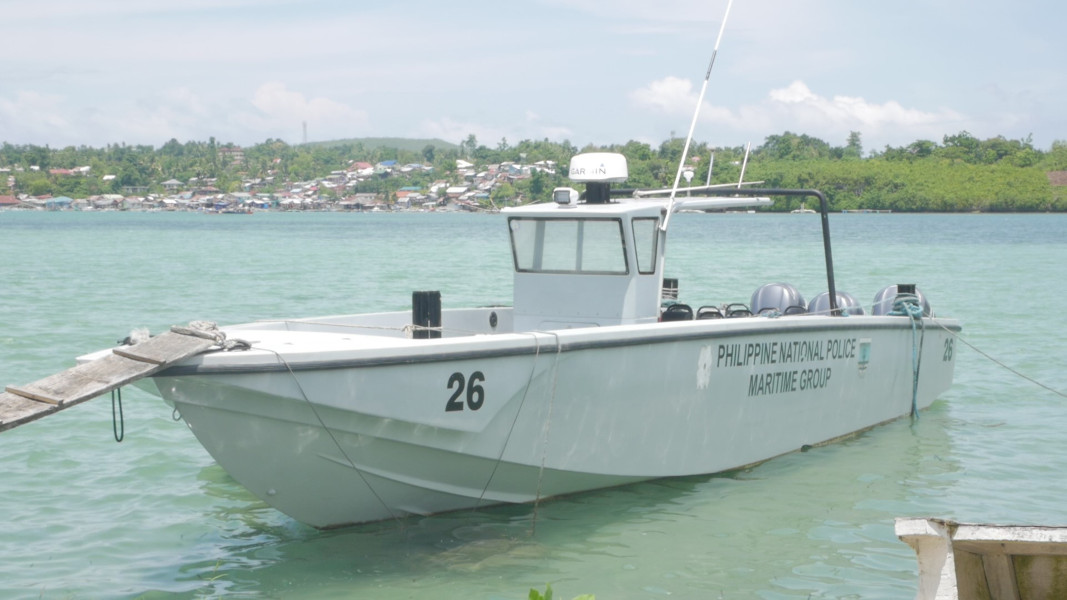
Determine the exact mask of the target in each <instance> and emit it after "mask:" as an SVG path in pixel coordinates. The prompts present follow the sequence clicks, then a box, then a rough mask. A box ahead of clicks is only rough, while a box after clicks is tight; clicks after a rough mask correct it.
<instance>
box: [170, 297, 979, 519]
mask: <svg viewBox="0 0 1067 600" xmlns="http://www.w3.org/2000/svg"><path fill="white" fill-rule="evenodd" d="M958 329H959V327H958V324H956V323H955V322H954V321H948V320H934V319H925V320H924V322H923V327H921V328H914V329H913V327H912V321H911V319H909V318H907V317H866V316H865V317H820V316H798V317H781V318H777V319H771V318H749V319H726V320H719V321H689V322H680V323H660V324H649V325H632V326H621V327H603V328H597V327H592V328H584V329H571V330H561V331H555V332H540V333H528V334H498V335H476V336H465V337H458V338H444V339H436V340H406V339H396V338H391V339H389V340H388V342H387V343H386V342H384V341H382V339H381V338H374V336H352V335H348V339H350V340H351V345H352V347H351V348H347V349H346V346H345V344H341V343H338V344H337V345H336V349H335V350H334V351H332V352H331V351H322V350H321V349H320V350H319V351H317V352H315V353H310V352H309V353H301V352H299V350H294V351H288V352H287V351H282V350H280V349H277V348H274V349H269V350H267V351H263V350H258V351H257V350H256V348H258V347H259V346H257V344H255V343H254V344H253V346H254V350H253V351H252V352H251V354H250V355H249V356H248V357H242V356H241V353H225V354H216V355H207V356H205V357H198V358H197V359H194V360H192V361H190V362H189V363H188V364H185V365H183V366H181V367H177V368H173V369H170V370H168V371H166V372H164V373H162V374H161V375H159V376H157V377H156V385H157V387H158V390H159V392H160V394H161V395H162V396H163V398H164V399H165V400H167V401H168V402H169V403H172V404H173V405H174V406H175V408H176V409H177V410H178V411H179V412H180V414H181V415H182V417H183V418H184V419H185V421H186V422H187V423H188V425H189V427H190V428H191V430H192V431H193V433H194V434H195V435H196V437H197V438H198V439H199V440H200V442H201V443H202V444H203V445H204V447H205V448H207V450H208V451H209V452H210V453H211V454H212V456H213V457H214V458H215V459H216V460H217V461H218V463H219V464H220V465H221V466H222V467H223V468H224V469H226V470H227V471H228V472H229V473H230V474H231V475H232V476H233V477H234V478H235V479H236V480H237V481H238V482H240V483H241V484H242V485H244V486H246V487H247V488H248V489H249V490H251V491H252V492H253V493H254V494H256V495H257V496H259V497H260V498H262V499H263V500H265V501H266V502H268V503H269V504H271V505H272V506H274V507H276V508H277V509H278V510H280V511H282V512H284V513H286V514H288V515H290V516H291V517H293V518H295V519H297V520H299V521H302V522H305V523H308V524H310V525H313V526H316V527H334V526H339V525H345V524H349V523H358V522H366V521H375V520H381V519H388V518H395V517H403V516H406V515H412V514H431V513H437V512H443V511H449V510H457V509H464V508H471V507H477V506H481V505H487V504H496V503H512V502H532V501H535V500H537V499H539V498H547V497H551V496H555V495H560V494H567V493H572V492H577V491H583V490H589V489H596V488H603V487H610V486H614V485H620V484H624V483H628V482H633V481H639V480H646V479H653V478H661V477H671V476H685V475H693V474H706V473H716V472H721V471H726V470H730V469H735V468H738V467H742V466H745V465H750V464H754V463H758V462H761V461H764V460H767V459H770V458H773V457H775V456H778V455H781V454H784V453H787V452H790V451H793V450H797V449H799V448H802V447H804V446H808V445H815V444H820V443H824V442H827V441H830V440H833V439H836V438H839V437H842V436H845V435H848V434H851V433H854V432H856V431H861V430H864V429H867V428H870V427H872V426H875V425H877V424H879V423H883V422H886V421H889V420H892V419H895V418H898V417H900V416H903V415H906V414H908V413H909V412H911V411H912V410H913V404H914V408H916V409H921V408H925V407H926V406H929V404H930V403H932V402H933V401H934V399H935V398H936V397H937V396H938V395H939V394H941V393H942V392H943V391H945V390H946V389H947V388H948V387H949V386H950V385H951V382H952V374H953V367H954V352H953V350H954V347H953V346H954V339H955V338H954V331H957V330H958ZM239 333H241V332H240V330H236V331H232V332H231V335H235V334H239ZM248 333H250V332H248ZM289 336H290V337H289V338H287V339H290V340H292V332H289ZM364 337H366V338H368V339H364ZM268 338H269V335H266V336H265V337H264V341H260V342H258V343H259V345H261V346H262V347H268V346H269V345H270V344H269V339H268ZM370 338H373V339H370ZM319 342H321V340H319ZM290 343H294V342H290ZM376 344H377V346H376ZM295 346H296V347H297V348H299V343H295ZM316 346H317V347H319V348H321V347H322V346H323V345H322V344H321V343H317V344H316ZM916 366H917V367H918V379H917V381H918V383H917V386H916V387H913V385H914V384H915V381H916V378H915V376H914V375H915V370H916V368H915V367H916ZM913 391H914V394H913Z"/></svg>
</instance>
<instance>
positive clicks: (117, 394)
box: [111, 388, 126, 443]
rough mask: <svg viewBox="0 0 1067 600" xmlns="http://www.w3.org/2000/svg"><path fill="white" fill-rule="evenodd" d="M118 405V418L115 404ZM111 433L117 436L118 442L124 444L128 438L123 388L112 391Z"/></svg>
mask: <svg viewBox="0 0 1067 600" xmlns="http://www.w3.org/2000/svg"><path fill="white" fill-rule="evenodd" d="M116 398H117V403H118V407H119V410H118V415H117V417H118V418H116V414H115V404H116ZM111 433H113V434H114V435H115V441H116V442H120V443H121V442H122V440H123V439H124V438H125V437H126V419H125V417H123V414H122V388H115V389H113V390H111Z"/></svg>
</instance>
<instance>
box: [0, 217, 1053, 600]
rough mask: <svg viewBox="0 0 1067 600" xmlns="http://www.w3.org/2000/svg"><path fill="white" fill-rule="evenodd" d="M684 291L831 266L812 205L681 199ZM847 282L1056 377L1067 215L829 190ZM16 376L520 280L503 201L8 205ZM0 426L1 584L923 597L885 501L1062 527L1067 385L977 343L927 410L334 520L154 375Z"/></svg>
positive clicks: (675, 261) (809, 273)
mask: <svg viewBox="0 0 1067 600" xmlns="http://www.w3.org/2000/svg"><path fill="white" fill-rule="evenodd" d="M672 227H673V228H674V231H673V232H672V238H671V241H670V242H669V247H668V265H669V266H668V276H675V277H678V278H679V279H680V286H681V295H682V299H683V300H686V301H688V302H690V303H692V304H694V305H699V304H711V303H721V302H728V301H741V302H747V300H748V297H749V296H750V295H751V293H752V291H753V290H754V289H755V288H756V287H757V286H758V285H760V284H762V283H767V282H771V281H789V282H791V283H794V284H796V285H797V286H798V287H799V288H800V289H801V291H802V292H803V293H804V294H805V295H806V296H807V297H811V296H812V295H814V294H816V293H818V292H819V291H821V290H823V289H825V281H824V280H823V273H822V262H821V260H822V259H821V238H820V235H819V228H818V219H817V218H816V217H810V216H802V215H747V214H738V215H678V216H677V217H676V218H675V219H672ZM831 228H832V229H833V231H834V250H835V267H836V269H835V270H836V273H837V285H838V288H839V289H843V290H846V291H850V292H852V293H853V294H855V295H856V296H857V297H859V298H860V299H861V300H863V301H865V302H869V301H870V299H871V298H873V296H874V294H875V292H877V291H878V289H879V288H881V287H882V286H884V285H888V284H892V283H898V282H900V283H906V282H915V283H918V284H919V286H920V288H921V289H922V290H923V291H924V293H926V295H927V296H928V297H929V299H930V301H931V302H932V304H933V307H934V310H935V312H937V313H938V314H941V315H946V316H954V317H958V318H960V319H961V320H962V321H963V325H964V338H965V339H966V340H968V341H969V342H970V343H972V344H974V345H975V346H977V347H978V348H979V349H981V350H983V351H984V352H987V353H989V354H991V355H993V356H995V357H996V358H997V359H999V360H1001V361H1003V362H1004V363H1006V364H1008V365H1011V366H1012V367H1014V368H1016V369H1018V370H1020V371H1021V372H1023V373H1025V374H1026V375H1028V376H1030V377H1033V378H1035V379H1037V380H1039V381H1041V382H1043V383H1045V384H1047V385H1049V386H1051V387H1053V388H1056V389H1058V390H1061V391H1067V369H1064V359H1063V349H1064V344H1063V342H1062V341H1061V339H1062V335H1063V334H1062V332H1063V331H1064V330H1065V329H1067V327H1065V326H1067V316H1065V314H1067V307H1065V306H1064V303H1065V302H1064V301H1065V299H1067V277H1065V275H1064V273H1065V270H1064V266H1063V265H1064V264H1065V262H1067V215H895V214H893V215H832V216H831ZM0 240H2V242H0V244H2V248H3V257H2V258H0V306H3V312H2V313H0V383H2V384H20V383H27V382H29V381H33V380H35V379H38V378H41V377H44V376H46V375H49V374H51V373H53V372H56V371H59V370H61V369H63V368H66V367H68V366H70V365H72V364H73V358H74V357H75V356H77V355H78V354H82V353H85V352H88V351H92V350H96V349H99V348H103V347H107V346H110V345H112V344H114V342H115V341H116V340H118V339H120V338H122V337H124V336H125V335H126V334H127V333H128V332H129V330H130V329H132V328H134V327H148V328H150V329H151V330H152V331H154V332H157V331H160V330H163V329H165V328H166V327H169V326H170V325H172V324H181V323H185V322H188V321H190V320H194V319H210V320H216V321H219V322H222V323H233V322H244V321H249V320H253V319H258V318H272V317H293V316H314V315H322V314H336V313H346V312H369V311H378V310H386V309H390V310H391V309H406V308H407V307H409V306H410V293H411V291H412V290H416V289H434V290H441V292H442V297H443V300H444V304H445V306H446V307H449V306H465V305H484V304H490V303H500V302H508V301H509V297H510V287H511V276H510V260H509V257H508V255H507V253H506V244H507V238H506V233H505V227H504V222H503V217H501V216H488V215H466V214H395V215H394V214H322V213H311V214H265V213H264V214H256V215H252V216H245V215H200V214H188V213H178V214H162V213H152V214H148V213H20V212H0ZM124 400H125V429H126V440H125V441H124V442H122V443H121V444H117V443H115V441H114V439H113V437H112V419H111V405H110V402H109V400H108V399H107V398H106V397H105V398H99V399H96V400H93V401H91V402H88V403H86V404H83V405H81V406H78V407H75V408H72V409H70V410H67V411H65V412H62V413H58V414H56V415H53V416H50V417H47V418H45V419H43V420H41V421H37V422H35V423H32V424H29V425H26V426H23V427H20V428H17V429H14V430H11V431H7V432H4V433H0V465H2V466H0V597H3V598H101V597H117V598H138V597H145V598H198V597H227V598H290V597H299V598H350V597H360V598H386V599H390V598H435V599H437V598H463V599H471V598H474V599H486V600H490V599H492V600H496V599H520V598H525V597H526V593H527V591H528V589H529V588H531V587H536V588H539V589H542V590H543V589H544V586H545V584H546V583H551V584H552V587H553V588H554V590H555V591H556V595H557V597H559V598H571V597H573V596H575V595H578V594H582V593H591V594H595V595H596V596H597V598H600V599H602V600H603V599H608V598H627V599H629V598H665V597H672V598H764V599H785V598H865V599H866V598H911V597H913V596H914V594H915V590H916V586H917V567H916V562H915V557H914V554H913V552H912V550H911V549H910V548H909V547H908V546H906V545H905V544H903V543H901V542H900V541H899V540H897V538H896V537H895V536H894V534H893V518H894V517H898V516H937V517H946V518H954V519H958V520H962V521H978V522H1000V523H1041V524H1058V525H1067V502H1064V500H1063V499H1064V498H1065V497H1067V478H1065V477H1064V473H1067V447H1065V446H1067V436H1065V434H1064V427H1063V425H1064V423H1065V422H1067V400H1065V399H1064V398H1063V397H1061V396H1057V395H1055V394H1053V393H1051V392H1048V391H1046V390H1043V389H1042V388H1040V387H1037V386H1035V385H1033V384H1031V383H1029V382H1027V381H1025V380H1023V379H1021V378H1020V377H1018V376H1016V375H1014V374H1012V373H1011V372H1009V371H1008V370H1006V369H1005V368H1003V367H1000V366H998V365H996V364H995V363H993V362H990V361H989V360H987V359H986V358H984V357H982V356H980V355H979V354H978V353H977V352H975V351H973V350H972V349H970V348H967V347H965V346H961V349H960V351H959V355H958V361H957V371H956V384H955V385H954V387H953V388H952V389H951V390H950V391H949V392H948V393H947V394H945V395H944V396H943V397H942V399H941V400H939V401H938V402H936V403H935V404H934V406H933V407H932V408H931V409H930V410H928V411H926V412H924V413H923V414H922V417H921V419H920V420H919V421H918V422H916V423H912V422H910V421H908V420H901V421H897V422H894V423H891V424H888V425H885V426H882V427H878V428H876V429H873V430H871V431H868V432H865V433H863V434H861V435H859V436H856V437H854V438H852V439H848V440H846V441H844V442H841V443H838V444H834V445H830V446H826V447H820V448H815V449H812V450H810V451H808V452H802V453H795V454H791V455H787V456H784V457H780V458H778V459H775V460H772V461H769V462H767V463H764V464H762V465H759V466H757V467H755V468H751V469H746V470H743V471H739V472H735V473H729V474H725V475H720V476H702V477H691V478H685V479H673V480H664V481H657V482H649V483H644V484H639V485H634V486H628V487H624V488H619V489H613V490H604V491H599V492H593V493H587V494H580V495H575V496H572V497H567V498H562V499H557V500H553V501H549V502H544V503H542V504H540V505H539V506H538V507H536V510H535V509H534V507H532V506H509V507H497V508H490V509H482V510H479V511H476V512H462V513H456V514H448V515H441V516H436V517H430V518H421V519H410V520H405V521H402V522H389V523H381V524H372V525H366V526H359V527H352V528H347V529H342V530H337V531H329V532H320V531H317V530H314V529H311V528H308V527H305V526H303V525H300V524H299V523H295V522H293V521H292V520H290V519H288V518H287V517H285V516H283V515H281V514H279V513H277V512H276V511H274V510H272V509H270V508H268V507H266V506H265V505H264V504H263V503H261V502H259V501H258V500H257V499H255V498H254V497H252V496H251V495H250V494H248V493H247V492H246V491H244V489H243V488H241V487H240V486H239V485H237V484H236V483H234V482H233V481H232V480H231V479H230V478H229V477H228V476H227V475H226V474H225V473H224V472H223V471H222V470H221V469H220V468H219V467H218V466H216V465H215V464H214V462H213V461H212V460H211V458H210V457H209V456H208V455H207V453H206V452H205V451H204V450H203V449H202V448H201V447H200V446H199V444H198V443H197V442H196V440H195V439H194V438H193V436H192V434H191V433H189V432H188V431H187V429H186V427H185V425H184V424H182V423H180V422H175V421H173V420H172V419H171V411H170V410H169V409H168V408H167V407H166V406H165V405H164V404H162V403H161V402H160V401H159V400H158V399H156V398H154V397H152V396H149V395H147V394H144V393H142V392H140V391H138V390H136V389H133V388H130V389H127V390H126V391H125V392H124Z"/></svg>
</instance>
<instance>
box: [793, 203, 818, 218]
mask: <svg viewBox="0 0 1067 600" xmlns="http://www.w3.org/2000/svg"><path fill="white" fill-rule="evenodd" d="M789 212H790V214H794V215H814V214H815V211H814V210H811V209H810V208H808V207H807V206H805V205H804V203H803V202H801V203H800V208H794V209H793V210H791V211H789Z"/></svg>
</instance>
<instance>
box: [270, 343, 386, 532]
mask: <svg viewBox="0 0 1067 600" xmlns="http://www.w3.org/2000/svg"><path fill="white" fill-rule="evenodd" d="M253 349H254V350H265V351H267V352H270V353H272V354H274V356H276V357H277V358H278V360H279V361H281V363H282V364H283V365H285V368H286V370H288V371H289V375H290V376H291V377H292V378H293V383H295V384H296V388H297V389H298V390H299V391H300V395H301V396H302V397H303V398H304V402H306V403H307V405H308V407H309V408H310V409H311V413H312V414H313V415H315V419H316V420H317V421H318V422H319V425H320V426H321V427H322V429H323V431H325V432H326V435H328V436H330V440H332V441H333V445H334V446H336V447H337V450H338V452H340V453H341V456H343V457H345V460H346V461H348V466H350V467H352V470H353V471H355V472H356V474H357V475H358V476H359V479H360V481H362V482H363V485H365V486H367V489H368V490H370V493H371V494H372V495H373V496H374V497H375V498H377V499H378V502H380V503H381V504H382V506H383V507H385V510H386V512H388V513H389V516H390V517H391V518H393V519H396V520H400V517H399V516H398V515H397V514H396V513H395V512H393V509H392V508H391V507H390V506H389V504H388V503H387V502H386V501H385V500H384V499H383V498H382V497H381V496H379V495H378V492H377V491H376V490H375V489H374V487H373V486H371V484H370V482H369V481H367V478H366V476H364V474H363V471H362V470H361V469H360V468H359V467H357V466H356V463H355V461H353V460H352V457H350V456H349V455H348V453H347V452H345V449H344V448H343V447H342V446H341V443H340V442H339V441H337V438H336V437H335V436H334V434H333V432H332V431H330V428H329V427H327V426H326V422H325V421H323V420H322V416H321V415H319V411H318V410H316V409H315V404H314V403H313V402H312V401H311V399H310V398H308V395H307V393H306V392H305V391H304V386H302V385H300V380H299V379H298V378H297V376H296V373H295V372H294V371H293V367H292V366H291V365H290V364H289V361H287V360H285V357H284V356H282V355H281V353H279V352H278V351H276V350H272V349H270V348H260V347H254V348H253Z"/></svg>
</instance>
